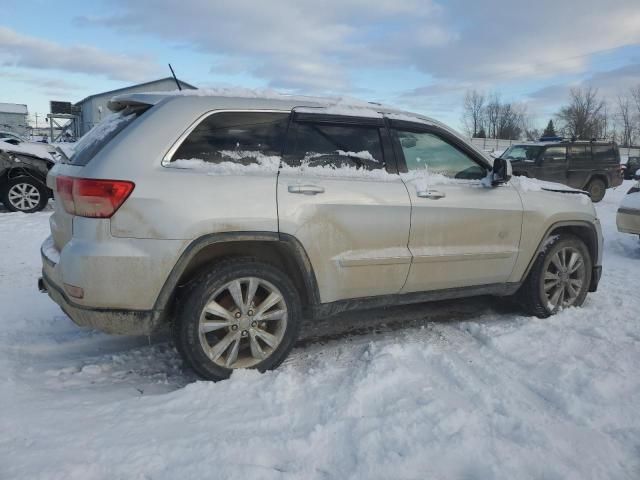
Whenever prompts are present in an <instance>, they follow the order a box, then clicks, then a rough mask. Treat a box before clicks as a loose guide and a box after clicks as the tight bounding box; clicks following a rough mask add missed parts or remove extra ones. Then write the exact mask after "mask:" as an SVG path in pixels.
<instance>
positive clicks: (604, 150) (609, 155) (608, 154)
mask: <svg viewBox="0 0 640 480" xmlns="http://www.w3.org/2000/svg"><path fill="white" fill-rule="evenodd" d="M591 151H592V152H593V159H594V160H595V161H596V162H609V163H618V155H616V150H615V147H614V146H613V145H594V146H593V147H591Z"/></svg>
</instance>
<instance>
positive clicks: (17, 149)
mask: <svg viewBox="0 0 640 480" xmlns="http://www.w3.org/2000/svg"><path fill="white" fill-rule="evenodd" d="M0 150H4V151H5V152H13V153H24V154H27V155H31V156H33V157H38V158H42V159H45V160H49V161H51V162H55V161H56V159H55V158H54V156H53V155H52V151H51V147H49V146H48V145H46V144H40V143H35V142H19V143H18V144H17V145H14V144H13V143H9V142H6V141H4V140H0Z"/></svg>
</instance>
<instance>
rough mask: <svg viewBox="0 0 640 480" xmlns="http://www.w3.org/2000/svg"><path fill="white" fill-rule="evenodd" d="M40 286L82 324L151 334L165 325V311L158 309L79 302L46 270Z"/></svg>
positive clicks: (116, 330)
mask: <svg viewBox="0 0 640 480" xmlns="http://www.w3.org/2000/svg"><path fill="white" fill-rule="evenodd" d="M38 288H39V289H40V291H44V292H46V293H47V294H48V295H49V297H50V298H51V299H52V300H53V301H54V302H56V303H57V304H58V305H59V306H60V308H62V310H63V311H64V312H65V313H66V314H67V315H68V316H69V318H71V320H73V322H74V323H76V324H77V325H79V326H81V327H91V328H95V329H96V330H100V331H102V332H105V333H111V334H117V335H150V334H152V333H154V332H155V331H157V330H158V329H159V328H160V325H162V324H163V322H162V312H160V311H156V310H121V309H109V308H93V307H87V306H84V305H78V304H76V303H74V302H73V301H71V300H70V299H69V298H68V297H67V295H66V294H65V293H64V292H63V290H62V288H61V287H60V286H59V285H56V284H55V283H54V282H53V281H52V280H51V279H50V278H48V277H47V275H46V274H44V273H43V276H42V278H40V279H38Z"/></svg>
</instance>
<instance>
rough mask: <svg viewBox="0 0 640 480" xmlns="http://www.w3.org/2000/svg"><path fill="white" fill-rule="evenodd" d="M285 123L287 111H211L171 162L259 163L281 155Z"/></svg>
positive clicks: (287, 118)
mask: <svg viewBox="0 0 640 480" xmlns="http://www.w3.org/2000/svg"><path fill="white" fill-rule="evenodd" d="M288 122H289V114H288V113H272V112H220V113H215V114H213V115H210V116H208V117H207V118H205V119H204V120H203V121H202V122H200V124H199V125H198V126H197V127H196V128H195V129H194V130H193V131H192V132H191V133H190V134H189V136H188V137H187V138H186V139H185V140H184V142H182V144H181V145H180V147H178V149H177V150H176V152H175V153H174V154H173V156H172V157H171V162H175V161H176V160H200V161H203V162H207V163H214V164H215V163H223V162H233V163H238V164H241V165H250V164H260V163H262V161H261V160H262V159H263V158H264V157H272V156H279V155H280V154H281V152H282V145H283V141H284V136H285V133H286V131H287V124H288Z"/></svg>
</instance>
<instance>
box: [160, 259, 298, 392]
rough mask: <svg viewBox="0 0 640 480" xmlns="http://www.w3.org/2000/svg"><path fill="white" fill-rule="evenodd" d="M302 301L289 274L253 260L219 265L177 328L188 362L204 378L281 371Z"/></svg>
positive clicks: (194, 289) (182, 310)
mask: <svg viewBox="0 0 640 480" xmlns="http://www.w3.org/2000/svg"><path fill="white" fill-rule="evenodd" d="M301 312H302V309H301V304H300V296H299V294H298V292H297V290H296V288H295V286H294V285H293V283H292V282H291V280H290V279H289V278H288V277H287V275H286V274H285V273H283V272H282V271H280V270H279V269H277V268H275V267H274V266H272V265H269V264H266V263H263V262H260V261H258V260H254V259H251V258H234V259H229V260H224V261H222V262H220V263H218V264H216V265H215V266H214V267H213V268H212V269H211V271H209V272H207V273H205V274H203V275H202V276H200V277H199V278H198V279H196V280H195V281H194V282H193V283H192V285H191V287H190V288H189V290H188V291H187V292H186V294H185V296H184V297H183V300H182V301H181V305H179V308H178V315H177V319H176V321H175V322H174V324H173V339H174V342H175V344H176V348H177V350H178V352H179V353H180V355H181V356H182V357H183V359H184V360H185V362H186V363H187V364H188V365H189V366H190V367H191V368H193V370H194V371H195V372H196V373H197V374H198V375H200V376H201V377H202V378H204V379H207V380H214V381H217V380H223V379H226V378H228V377H229V376H230V375H231V373H232V372H233V370H235V369H238V368H255V369H257V370H259V371H261V372H264V371H265V370H271V369H274V368H276V367H278V366H279V365H280V364H281V363H282V362H283V361H284V359H285V358H286V357H287V355H288V354H289V352H290V351H291V349H292V348H293V345H294V343H295V341H296V339H297V338H298V332H299V329H300V323H301V317H302V313H301Z"/></svg>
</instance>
